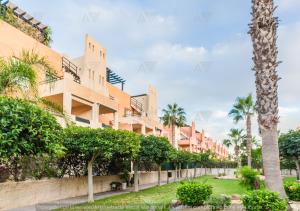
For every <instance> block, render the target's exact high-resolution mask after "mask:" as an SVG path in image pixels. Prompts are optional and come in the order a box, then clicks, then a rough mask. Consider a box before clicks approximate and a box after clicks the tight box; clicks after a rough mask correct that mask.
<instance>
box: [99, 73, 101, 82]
mask: <svg viewBox="0 0 300 211" xmlns="http://www.w3.org/2000/svg"><path fill="white" fill-rule="evenodd" d="M99 84H101V75H99Z"/></svg>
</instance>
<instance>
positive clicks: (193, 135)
mask: <svg viewBox="0 0 300 211" xmlns="http://www.w3.org/2000/svg"><path fill="white" fill-rule="evenodd" d="M191 129H192V133H191V135H192V137H193V138H196V125H195V121H193V122H192V128H191Z"/></svg>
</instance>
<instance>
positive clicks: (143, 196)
mask: <svg viewBox="0 0 300 211" xmlns="http://www.w3.org/2000/svg"><path fill="white" fill-rule="evenodd" d="M195 181H199V182H206V183H207V184H210V185H212V186H213V193H214V194H228V195H231V194H243V193H245V192H246V189H245V188H243V187H241V186H240V185H239V184H238V181H237V180H219V179H214V178H213V177H211V176H203V177H200V178H197V179H195ZM179 184H180V183H171V184H168V185H164V186H160V187H153V188H149V189H146V190H142V191H140V192H138V193H126V194H122V195H117V196H113V197H109V198H106V199H101V200H97V201H95V202H94V203H92V204H87V203H86V204H81V205H78V206H74V207H71V208H68V209H66V208H65V209H64V210H149V207H152V206H155V207H163V206H167V205H169V204H170V203H171V201H172V199H176V188H177V186H178V185H179ZM158 210H159V209H158Z"/></svg>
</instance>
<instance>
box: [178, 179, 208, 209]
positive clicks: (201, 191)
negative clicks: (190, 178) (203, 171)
mask: <svg viewBox="0 0 300 211" xmlns="http://www.w3.org/2000/svg"><path fill="white" fill-rule="evenodd" d="M211 194H212V186H210V185H207V184H202V183H196V182H186V183H183V184H181V185H180V186H179V187H178V188H177V197H178V199H179V200H180V201H181V203H182V204H184V205H188V206H201V205H203V204H204V201H206V200H207V199H208V198H209V197H210V195H211Z"/></svg>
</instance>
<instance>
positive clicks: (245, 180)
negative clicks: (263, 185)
mask: <svg viewBox="0 0 300 211" xmlns="http://www.w3.org/2000/svg"><path fill="white" fill-rule="evenodd" d="M237 174H238V176H240V184H241V185H242V186H244V187H246V188H247V189H249V190H253V189H259V188H260V181H259V173H258V172H257V171H256V170H254V169H252V168H250V167H248V166H244V167H242V168H240V169H239V170H238V172H237Z"/></svg>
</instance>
